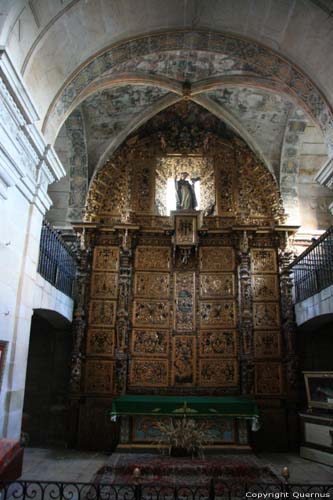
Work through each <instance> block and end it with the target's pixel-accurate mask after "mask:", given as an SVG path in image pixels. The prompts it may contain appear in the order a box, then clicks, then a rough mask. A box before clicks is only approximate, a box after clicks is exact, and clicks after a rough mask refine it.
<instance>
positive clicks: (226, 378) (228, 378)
mask: <svg viewBox="0 0 333 500" xmlns="http://www.w3.org/2000/svg"><path fill="white" fill-rule="evenodd" d="M199 370H200V384H201V385H203V386H205V387H231V386H234V385H237V382H238V368H237V360H236V359H216V358H209V359H208V358H207V359H200V369H199Z"/></svg>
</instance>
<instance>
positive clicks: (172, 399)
mask: <svg viewBox="0 0 333 500" xmlns="http://www.w3.org/2000/svg"><path fill="white" fill-rule="evenodd" d="M110 415H111V417H117V416H121V415H168V416H177V415H179V416H184V415H188V416H191V417H195V416H226V417H258V416H259V410H258V406H257V403H256V402H255V401H254V400H253V399H251V398H247V397H245V396H221V397H218V396H215V397H207V396H137V395H125V396H119V397H117V398H115V399H114V400H113V402H112V409H111V412H110Z"/></svg>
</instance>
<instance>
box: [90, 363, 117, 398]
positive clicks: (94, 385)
mask: <svg viewBox="0 0 333 500" xmlns="http://www.w3.org/2000/svg"><path fill="white" fill-rule="evenodd" d="M113 374H114V362H113V361H104V360H97V359H94V360H87V361H86V370H85V389H86V392H94V393H98V394H111V393H112V392H113V380H114V376H113Z"/></svg>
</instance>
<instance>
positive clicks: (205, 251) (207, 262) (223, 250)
mask: <svg viewBox="0 0 333 500" xmlns="http://www.w3.org/2000/svg"><path fill="white" fill-rule="evenodd" d="M199 255H200V261H199V262H200V270H201V271H217V272H218V271H233V270H234V268H235V254H234V249H233V248H230V247H201V248H200V254H199Z"/></svg>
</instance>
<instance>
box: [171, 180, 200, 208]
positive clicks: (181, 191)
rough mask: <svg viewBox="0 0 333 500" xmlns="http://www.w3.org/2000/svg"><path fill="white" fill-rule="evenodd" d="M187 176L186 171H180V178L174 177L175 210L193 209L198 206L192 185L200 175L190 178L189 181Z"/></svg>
mask: <svg viewBox="0 0 333 500" xmlns="http://www.w3.org/2000/svg"><path fill="white" fill-rule="evenodd" d="M188 178H189V174H188V173H187V172H182V173H181V177H180V179H178V178H177V177H176V178H175V189H176V209H177V210H195V209H196V208H197V206H198V202H197V197H196V194H195V189H194V185H195V182H197V181H199V180H200V177H197V178H193V179H191V182H190V181H189V180H188Z"/></svg>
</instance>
